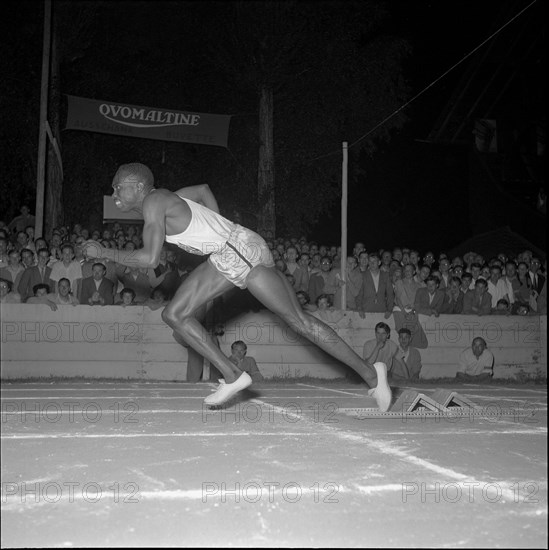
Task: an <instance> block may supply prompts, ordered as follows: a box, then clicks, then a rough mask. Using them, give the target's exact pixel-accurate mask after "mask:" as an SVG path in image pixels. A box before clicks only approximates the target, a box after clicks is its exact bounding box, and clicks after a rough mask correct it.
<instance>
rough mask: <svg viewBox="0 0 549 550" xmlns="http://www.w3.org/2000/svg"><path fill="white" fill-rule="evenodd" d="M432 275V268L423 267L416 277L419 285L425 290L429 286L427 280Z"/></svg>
mask: <svg viewBox="0 0 549 550" xmlns="http://www.w3.org/2000/svg"><path fill="white" fill-rule="evenodd" d="M430 274H431V268H430V267H429V266H428V265H422V266H421V267H420V268H419V270H418V271H417V273H416V276H415V280H416V283H419V285H420V286H421V287H422V288H425V287H426V286H427V284H426V283H425V281H426V280H427V277H429V275H430Z"/></svg>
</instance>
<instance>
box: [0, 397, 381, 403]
mask: <svg viewBox="0 0 549 550" xmlns="http://www.w3.org/2000/svg"><path fill="white" fill-rule="evenodd" d="M205 397H206V396H205V395H176V396H162V395H95V396H94V395H91V396H90V395H85V396H84V395H77V396H70V395H64V396H61V395H55V396H50V397H41V396H33V397H17V396H11V397H4V398H2V399H1V401H2V402H4V403H9V402H13V403H15V402H17V401H52V400H58V399H64V400H74V399H87V400H90V399H95V400H98V401H100V400H102V399H119V400H122V399H126V400H128V399H143V400H146V399H161V400H166V401H167V400H170V399H204V398H205ZM265 397H268V398H269V399H286V400H291V399H312V398H314V399H334V396H333V395H292V396H288V395H269V396H265ZM357 398H362V399H365V398H366V399H370V400H371V401H372V403H373V402H374V400H373V399H372V398H369V397H368V396H367V395H358V396H357Z"/></svg>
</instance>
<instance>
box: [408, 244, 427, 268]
mask: <svg viewBox="0 0 549 550" xmlns="http://www.w3.org/2000/svg"><path fill="white" fill-rule="evenodd" d="M409 258H410V263H411V264H412V265H413V266H414V267H415V270H416V273H419V252H418V251H417V250H410V253H409ZM427 267H429V266H427ZM429 271H430V270H429Z"/></svg>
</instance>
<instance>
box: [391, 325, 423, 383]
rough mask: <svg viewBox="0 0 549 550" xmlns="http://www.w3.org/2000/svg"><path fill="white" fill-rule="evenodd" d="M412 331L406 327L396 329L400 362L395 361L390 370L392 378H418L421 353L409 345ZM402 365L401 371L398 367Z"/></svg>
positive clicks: (414, 379)
mask: <svg viewBox="0 0 549 550" xmlns="http://www.w3.org/2000/svg"><path fill="white" fill-rule="evenodd" d="M411 340H412V333H411V332H410V330H408V329H407V328H401V329H400V330H399V331H398V344H399V345H398V357H399V358H400V363H398V362H397V363H395V365H394V367H393V370H392V373H391V374H392V378H393V380H399V379H400V380H413V381H417V380H419V374H420V372H421V354H420V353H419V350H417V349H416V348H414V347H412V346H410V342H411ZM402 366H403V367H404V370H403V371H399V368H401V367H402Z"/></svg>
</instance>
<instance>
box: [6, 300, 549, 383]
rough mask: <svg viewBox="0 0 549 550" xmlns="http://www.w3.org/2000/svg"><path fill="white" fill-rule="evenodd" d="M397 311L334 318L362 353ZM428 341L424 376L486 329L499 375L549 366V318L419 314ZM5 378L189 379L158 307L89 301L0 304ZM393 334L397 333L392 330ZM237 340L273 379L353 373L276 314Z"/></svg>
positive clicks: (261, 318) (236, 324)
mask: <svg viewBox="0 0 549 550" xmlns="http://www.w3.org/2000/svg"><path fill="white" fill-rule="evenodd" d="M379 321H385V322H387V324H388V325H389V326H390V327H391V328H394V321H393V318H392V317H391V318H390V319H389V320H385V319H384V318H383V315H382V314H369V315H367V316H366V318H365V319H361V318H360V317H359V316H358V314H356V313H352V312H349V313H347V314H346V315H345V317H344V318H343V319H342V320H341V321H340V322H339V323H338V324H337V325H333V326H334V328H335V329H336V331H337V332H338V334H339V335H340V336H341V337H342V338H343V339H344V340H345V341H347V343H349V344H350V345H351V346H352V347H353V348H354V349H355V350H356V351H357V353H359V354H360V355H362V347H363V344H364V342H365V341H366V340H368V339H372V338H373V337H374V326H375V324H376V323H378V322H379ZM420 322H421V323H422V325H423V327H424V330H425V332H426V334H427V338H428V342H429V347H428V348H427V349H423V350H420V351H421V355H422V360H423V369H422V372H421V376H422V377H423V378H439V377H449V376H454V375H455V372H456V366H457V361H458V358H459V354H460V352H461V351H462V350H463V349H464V348H466V347H468V346H470V345H471V341H472V339H473V338H474V337H476V336H482V337H483V338H484V339H485V340H486V341H487V342H488V345H489V348H490V349H491V350H492V352H493V353H494V355H495V358H496V368H495V376H496V377H498V378H511V377H513V376H516V375H517V374H520V373H525V374H527V375H532V376H534V375H536V374H543V375H546V373H547V317H546V316H541V317H517V316H513V317H500V316H488V317H477V316H461V315H457V316H456V315H441V316H440V317H438V318H435V317H423V316H420ZM1 332H2V352H1V358H2V369H1V376H2V379H12V378H25V377H49V376H67V377H71V376H84V377H90V378H97V377H109V378H132V379H143V380H181V381H183V380H185V379H186V367H187V351H186V349H185V348H183V347H182V346H180V345H179V344H177V343H176V342H175V341H174V340H173V337H172V332H171V330H170V329H169V328H168V327H167V326H166V325H165V324H164V323H163V321H162V319H161V317H160V311H159V310H158V311H151V310H150V309H148V308H144V307H142V306H134V307H130V308H122V307H119V306H107V307H88V306H77V307H72V306H62V307H59V309H58V310H57V311H51V309H50V308H49V307H48V306H43V305H37V306H31V305H25V304H22V305H20V304H17V305H11V304H4V305H2V309H1ZM391 337H392V340H393V341H396V340H397V336H396V334H395V333H394V332H393V333H392V335H391ZM234 340H244V341H246V342H247V344H248V355H250V356H253V357H255V359H256V361H257V363H258V365H259V367H260V369H261V371H262V372H263V374H264V375H265V376H266V377H272V376H287V377H289V378H293V377H302V376H315V377H323V378H336V377H341V376H345V374H346V373H347V372H349V371H348V369H347V367H345V366H344V365H341V364H340V363H338V362H337V361H336V360H334V359H332V358H331V357H330V356H329V355H327V354H326V353H325V352H323V351H322V350H321V349H319V348H318V347H317V346H315V345H313V344H312V343H311V342H309V341H307V340H304V339H303V338H301V337H299V336H297V335H296V334H295V333H294V332H293V331H292V330H291V329H289V328H288V327H287V326H286V325H285V324H284V323H283V322H282V321H281V320H280V319H279V318H278V317H276V316H275V315H273V314H271V313H270V312H266V311H263V312H260V313H250V314H245V315H242V316H240V317H238V318H235V319H233V320H232V321H231V322H230V323H227V324H226V332H225V335H224V336H223V337H222V338H221V340H220V345H221V349H222V350H223V351H224V352H225V353H227V354H228V353H229V349H230V345H231V343H232V342H233V341H234Z"/></svg>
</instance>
